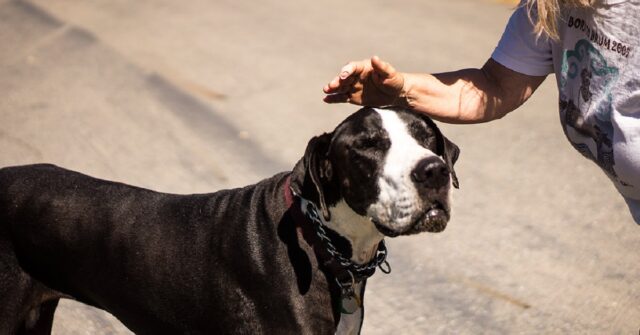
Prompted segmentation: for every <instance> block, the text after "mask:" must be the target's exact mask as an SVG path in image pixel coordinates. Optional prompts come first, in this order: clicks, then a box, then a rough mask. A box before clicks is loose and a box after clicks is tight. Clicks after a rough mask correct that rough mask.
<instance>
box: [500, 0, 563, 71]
mask: <svg viewBox="0 0 640 335" xmlns="http://www.w3.org/2000/svg"><path fill="white" fill-rule="evenodd" d="M533 28H534V25H533V23H532V22H531V19H530V18H529V15H528V13H527V8H526V6H523V5H522V4H521V5H520V6H518V8H517V9H516V10H515V11H514V12H513V14H512V15H511V18H510V19H509V23H507V27H506V28H505V30H504V33H503V34H502V38H501V39H500V42H499V43H498V46H497V47H496V48H495V50H494V51H493V54H492V55H491V58H493V60H495V61H496V62H498V63H500V64H502V65H504V66H505V67H507V68H509V69H511V70H513V71H516V72H519V73H523V74H526V75H530V76H546V75H548V74H549V73H552V72H553V58H552V55H551V41H550V40H549V38H548V37H546V36H544V35H543V36H540V37H537V36H536V34H535V33H534V31H533Z"/></svg>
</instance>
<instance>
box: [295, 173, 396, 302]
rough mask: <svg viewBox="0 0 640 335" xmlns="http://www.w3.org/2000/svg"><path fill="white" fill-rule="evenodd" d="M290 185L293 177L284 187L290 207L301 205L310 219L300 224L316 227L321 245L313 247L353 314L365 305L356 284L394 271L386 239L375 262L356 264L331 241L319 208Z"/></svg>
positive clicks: (316, 233) (302, 210)
mask: <svg viewBox="0 0 640 335" xmlns="http://www.w3.org/2000/svg"><path fill="white" fill-rule="evenodd" d="M290 183H291V177H287V179H286V181H285V185H284V196H285V201H286V204H287V206H288V207H289V208H294V207H295V206H299V209H300V210H301V212H302V214H304V217H305V218H306V219H307V220H300V221H310V223H312V224H313V228H314V232H315V236H316V237H317V238H314V240H315V241H318V243H313V244H312V246H313V248H314V250H316V253H317V254H318V255H319V256H321V257H320V258H322V264H323V265H324V266H325V267H326V268H328V269H329V270H330V271H331V273H332V274H333V276H334V278H335V281H336V283H337V284H338V287H340V291H341V297H342V299H341V300H342V306H341V309H342V313H345V314H351V313H353V312H355V311H356V310H357V309H358V308H359V307H360V306H362V302H361V299H360V297H359V296H360V294H356V292H355V290H354V287H355V285H356V283H360V282H363V281H364V280H366V279H367V278H369V277H371V276H372V275H373V274H374V273H375V271H376V268H380V271H382V272H383V273H390V272H391V266H390V265H389V263H388V262H387V260H386V258H387V247H386V245H385V244H384V240H382V241H380V243H379V244H378V250H377V251H376V254H375V256H374V257H373V259H372V260H371V261H369V262H368V263H366V264H357V263H355V262H353V261H352V260H351V259H349V258H347V257H345V256H344V255H343V254H342V253H341V252H340V251H339V250H338V249H337V248H336V246H335V245H334V244H333V242H332V241H331V238H330V237H329V236H328V234H327V231H326V229H328V227H327V226H326V225H325V223H324V221H323V220H322V218H321V216H320V214H319V210H318V207H317V205H316V204H315V203H313V202H312V201H309V200H307V199H305V198H303V197H302V196H300V195H298V194H296V192H295V191H294V190H293V189H292V188H291V185H290ZM296 200H298V201H296Z"/></svg>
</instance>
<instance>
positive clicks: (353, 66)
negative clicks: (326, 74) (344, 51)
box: [339, 60, 367, 80]
mask: <svg viewBox="0 0 640 335" xmlns="http://www.w3.org/2000/svg"><path fill="white" fill-rule="evenodd" d="M366 61H367V60H364V61H358V62H349V64H347V65H345V66H343V67H342V69H341V70H340V75H339V77H340V79H342V80H345V79H347V78H349V77H351V76H353V75H359V74H360V73H362V72H364V70H365V62H366Z"/></svg>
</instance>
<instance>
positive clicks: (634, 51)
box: [491, 0, 640, 224]
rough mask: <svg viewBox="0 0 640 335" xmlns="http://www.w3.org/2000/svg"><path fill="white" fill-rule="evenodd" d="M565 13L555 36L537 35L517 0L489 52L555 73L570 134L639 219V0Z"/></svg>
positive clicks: (513, 65)
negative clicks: (550, 37) (507, 21)
mask: <svg viewBox="0 0 640 335" xmlns="http://www.w3.org/2000/svg"><path fill="white" fill-rule="evenodd" d="M562 13H563V15H562V18H561V19H560V20H559V22H558V31H559V35H560V39H559V40H558V41H553V40H551V39H549V38H547V37H546V36H544V35H543V36H541V37H539V38H536V35H535V34H534V33H533V24H532V22H531V20H530V19H529V16H528V14H527V8H525V6H522V5H521V6H519V7H518V8H517V9H516V10H515V12H514V13H513V15H512V16H511V19H510V20H509V23H508V24H507V27H506V30H505V32H504V34H503V35H502V39H501V40H500V43H499V44H498V46H497V47H496V49H495V51H494V52H493V54H492V56H491V58H493V59H494V60H495V61H497V62H498V63H500V64H502V65H504V66H506V67H507V68H509V69H512V70H514V71H516V72H520V73H524V74H527V75H532V76H545V75H547V74H550V73H555V74H556V81H557V83H558V90H559V96H560V101H559V105H560V120H561V122H562V126H563V129H564V132H565V135H566V136H567V139H568V140H569V142H570V143H571V144H572V145H573V147H574V148H575V149H576V150H578V151H579V152H580V153H582V154H583V155H584V156H585V157H587V158H589V159H591V160H592V161H594V162H596V163H597V164H598V165H599V166H600V167H601V168H602V170H604V172H605V173H606V174H607V176H609V178H610V179H611V180H612V181H613V183H614V184H615V186H616V188H617V189H618V191H619V192H620V194H622V196H623V197H624V198H625V200H626V202H627V204H628V205H629V210H630V211H631V215H632V216H633V218H634V220H635V221H636V223H638V224H640V50H638V47H639V46H640V43H639V41H640V0H628V1H625V0H608V1H606V0H600V1H599V3H598V4H597V5H596V8H595V9H584V8H567V9H563V10H562Z"/></svg>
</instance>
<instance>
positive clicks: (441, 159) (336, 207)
mask: <svg viewBox="0 0 640 335" xmlns="http://www.w3.org/2000/svg"><path fill="white" fill-rule="evenodd" d="M458 153H459V150H458V148H457V147H456V146H455V145H454V144H453V143H452V142H450V141H449V140H448V139H447V138H445V137H444V136H443V135H442V134H441V132H440V131H439V130H438V128H437V127H436V125H435V124H434V123H433V122H432V121H431V120H430V119H429V118H427V117H425V116H422V115H418V114H415V113H412V112H410V111H407V110H388V109H374V108H363V109H361V110H360V111H358V112H356V113H355V114H353V115H351V116H349V117H348V118H347V119H346V120H345V121H343V122H342V123H341V124H340V125H338V127H337V128H336V129H335V130H334V131H333V132H331V133H325V134H323V135H321V136H318V137H314V138H313V139H311V141H310V142H309V144H308V146H307V149H306V152H305V154H304V157H303V158H302V159H301V160H300V161H299V162H298V163H297V164H296V166H295V167H294V169H293V171H291V172H283V173H279V174H277V175H275V176H273V177H271V178H268V179H265V180H263V181H260V182H258V183H257V184H255V185H251V186H247V187H244V188H238V189H231V190H222V191H219V192H215V193H211V194H193V195H175V194H165V193H158V192H154V191H150V190H146V189H142V188H138V187H134V186H129V185H125V184H121V183H117V182H110V181H105V180H100V179H96V178H92V177H89V176H86V175H83V174H80V173H77V172H72V171H69V170H65V169H62V168H59V167H56V166H53V165H45V164H41V165H29V166H19V167H8V168H3V169H0V302H1V303H0V334H48V333H50V330H51V325H52V320H53V314H54V311H55V308H56V305H57V303H58V300H59V299H60V298H72V299H76V300H78V301H81V302H83V303H85V304H88V305H91V306H95V307H98V308H101V309H104V310H106V311H108V312H109V313H111V314H113V315H114V316H116V317H117V318H118V319H119V320H120V321H122V323H123V324H124V325H125V326H127V327H128V328H129V329H131V330H132V331H133V332H135V333H138V334H334V333H341V334H342V333H344V334H357V333H359V331H360V328H361V325H362V319H363V313H364V309H363V306H362V304H358V305H357V308H356V310H355V311H350V313H344V310H343V309H344V308H343V299H344V294H343V293H342V292H343V291H342V290H341V287H340V285H339V284H338V282H337V281H336V278H337V275H336V270H335V269H332V268H331V267H332V266H331V265H328V264H330V263H331V262H332V260H330V259H329V260H328V259H326V258H327V256H326V255H324V254H323V253H322V250H323V248H324V246H323V245H322V241H320V240H319V239H318V238H317V236H316V233H315V232H316V230H315V229H314V228H313V227H312V226H313V223H312V222H311V221H309V220H308V214H309V213H308V209H309V207H308V206H309V204H313V205H314V207H315V208H317V210H318V212H319V214H320V221H322V225H323V226H324V227H325V228H326V231H327V236H328V237H329V238H330V240H331V241H332V244H333V245H334V246H336V247H337V249H338V250H339V252H340V253H341V254H342V255H344V256H345V257H346V258H348V259H350V261H352V262H353V263H355V264H366V263H368V262H370V261H371V260H372V258H374V257H376V252H377V250H379V247H380V243H381V242H382V241H383V238H384V237H385V236H390V237H393V236H398V235H406V234H415V233H419V232H423V231H430V232H439V231H442V230H443V229H444V228H445V226H446V224H447V222H448V221H449V217H450V200H449V198H450V197H449V193H450V189H451V187H452V186H455V187H457V179H456V176H455V173H454V170H453V164H454V162H455V161H456V159H457V157H458ZM337 271H340V269H338V270H337ZM352 279H353V284H354V289H355V294H356V295H357V299H358V301H362V299H363V294H364V286H365V282H366V278H360V277H358V278H353V275H352Z"/></svg>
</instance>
